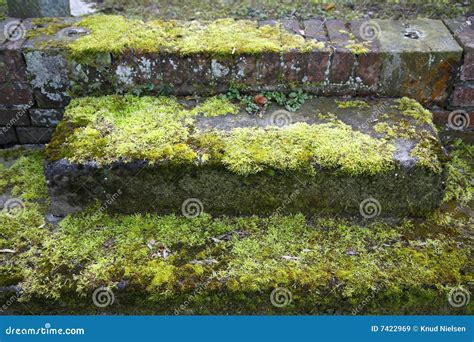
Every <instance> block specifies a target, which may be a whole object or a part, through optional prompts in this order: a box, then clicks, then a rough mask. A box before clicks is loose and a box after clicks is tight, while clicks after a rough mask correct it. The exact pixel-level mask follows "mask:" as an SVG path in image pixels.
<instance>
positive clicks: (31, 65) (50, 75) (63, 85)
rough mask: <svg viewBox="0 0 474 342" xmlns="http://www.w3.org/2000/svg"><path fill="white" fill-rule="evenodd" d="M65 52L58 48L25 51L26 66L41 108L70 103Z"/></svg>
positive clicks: (56, 106)
mask: <svg viewBox="0 0 474 342" xmlns="http://www.w3.org/2000/svg"><path fill="white" fill-rule="evenodd" d="M64 54H65V52H64V51H61V50H57V49H49V50H35V51H25V52H24V55H25V59H26V68H27V71H28V77H29V79H30V80H31V81H30V84H31V86H32V88H33V90H34V95H35V100H36V101H37V104H38V106H39V107H41V108H61V107H64V106H65V105H67V104H68V102H69V100H70V98H69V96H68V95H67V91H68V90H69V85H70V80H69V73H68V64H67V61H66V57H65V55H64Z"/></svg>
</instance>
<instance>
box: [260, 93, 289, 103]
mask: <svg viewBox="0 0 474 342" xmlns="http://www.w3.org/2000/svg"><path fill="white" fill-rule="evenodd" d="M265 97H266V98H267V100H268V101H273V102H275V103H276V104H278V105H280V106H284V105H285V102H286V95H285V94H284V93H282V92H281V91H269V92H266V93H265Z"/></svg>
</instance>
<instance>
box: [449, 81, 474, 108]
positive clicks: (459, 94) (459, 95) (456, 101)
mask: <svg viewBox="0 0 474 342" xmlns="http://www.w3.org/2000/svg"><path fill="white" fill-rule="evenodd" d="M452 105H453V106H456V107H474V83H464V84H458V85H457V86H456V87H455V88H454V92H453V99H452Z"/></svg>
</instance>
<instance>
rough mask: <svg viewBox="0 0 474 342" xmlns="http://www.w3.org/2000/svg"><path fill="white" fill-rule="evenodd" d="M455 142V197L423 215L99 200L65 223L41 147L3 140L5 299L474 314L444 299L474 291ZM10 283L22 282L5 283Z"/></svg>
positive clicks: (162, 309)
mask: <svg viewBox="0 0 474 342" xmlns="http://www.w3.org/2000/svg"><path fill="white" fill-rule="evenodd" d="M451 150H452V151H451V156H452V160H451V163H450V167H451V168H452V169H451V172H450V175H451V177H450V179H449V180H448V183H449V185H448V187H449V189H450V191H449V193H450V194H451V198H447V199H446V201H447V202H448V203H447V207H446V208H450V209H449V210H446V208H444V209H441V210H440V211H439V212H437V213H435V214H434V215H433V216H432V217H430V218H429V219H427V220H423V221H420V220H408V219H406V220H401V221H398V222H393V221H360V220H356V219H354V220H351V219H347V218H346V219H342V218H337V217H334V216H333V217H313V218H311V219H307V218H304V217H303V216H300V215H295V216H279V215H274V216H272V217H269V218H257V217H247V218H230V217H219V218H212V217H210V216H208V215H206V214H202V215H201V216H199V217H197V218H185V217H178V216H174V215H168V216H158V215H133V216H108V215H106V214H104V213H103V211H102V210H100V209H99V208H94V207H92V208H89V209H88V210H86V211H85V212H82V213H80V214H76V215H73V216H68V217H66V219H64V220H63V221H61V222H60V223H59V224H56V223H54V224H53V223H50V221H51V220H48V221H46V220H45V214H47V204H48V199H47V195H46V184H45V180H44V176H43V173H42V172H43V170H42V168H43V159H44V154H43V151H41V150H35V151H29V150H24V149H20V150H15V151H3V152H2V158H1V160H2V164H3V165H6V166H2V167H1V168H0V179H1V184H0V186H1V190H2V192H4V193H5V194H8V195H9V196H14V197H15V198H17V199H18V200H20V201H21V203H22V205H21V206H19V207H16V209H12V210H11V211H7V210H3V211H1V212H0V250H1V252H0V258H1V262H0V285H1V286H3V292H2V297H3V301H4V302H7V303H9V304H8V305H7V306H4V307H3V310H2V311H3V312H16V313H23V314H25V313H33V312H36V313H37V312H48V313H70V314H78V313H85V312H89V313H90V312H100V311H107V310H108V311H109V312H120V313H168V314H174V313H176V314H189V313H201V314H206V313H216V314H222V313H235V314H243V313H250V314H266V313H270V314H284V313H290V314H322V313H325V314H327V313H347V314H355V313H357V314H369V313H390V314H395V313H405V314H407V313H410V314H414V313H426V314H435V313H446V314H460V313H471V314H472V313H473V312H474V306H473V305H474V304H473V301H472V300H471V301H470V302H469V303H468V304H467V305H463V306H462V307H459V308H456V307H453V306H452V305H450V304H449V303H450V302H449V298H450V294H452V293H453V291H458V292H459V291H461V292H462V293H465V294H466V293H468V292H466V291H471V292H472V290H473V288H472V282H473V281H474V258H473V241H474V240H473V239H474V226H473V224H472V223H473V222H472V211H471V214H470V215H471V216H469V215H468V212H469V210H470V209H469V207H467V206H466V203H467V202H468V200H470V199H471V198H472V190H473V188H472V186H471V185H470V183H469V182H472V178H473V176H474V173H473V171H472V168H471V167H472V165H471V164H472V160H473V158H472V156H473V153H474V152H473V150H472V147H471V146H467V145H465V144H462V143H460V142H459V141H457V142H455V143H454V144H453V145H452V146H451ZM452 199H458V200H464V204H461V203H460V201H457V202H455V201H454V202H453V201H452ZM453 208H454V209H453ZM11 285H18V287H16V288H10V290H14V289H16V290H17V291H18V294H15V293H14V292H13V293H12V292H8V291H7V292H5V291H6V288H5V287H6V286H11ZM100 287H106V288H108V289H109V290H110V291H112V293H113V294H114V299H115V300H114V302H113V304H111V305H109V306H108V307H106V308H98V307H96V306H94V305H93V301H92V295H93V292H94V291H95V290H96V289H97V288H100ZM276 288H279V291H286V292H285V293H286V294H287V295H288V293H291V295H289V296H291V301H287V302H285V305H284V306H282V307H280V306H275V305H272V301H271V298H272V296H271V293H272V291H274V290H275V289H276ZM282 288H284V289H285V290H282ZM288 291H289V292H288ZM277 304H278V305H279V303H277Z"/></svg>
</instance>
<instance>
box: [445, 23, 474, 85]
mask: <svg viewBox="0 0 474 342" xmlns="http://www.w3.org/2000/svg"><path fill="white" fill-rule="evenodd" d="M469 19H470V20H469ZM445 24H446V26H448V28H449V29H450V31H451V32H452V33H453V35H454V36H455V37H456V39H457V41H458V43H459V44H460V45H461V46H462V47H463V49H464V64H463V71H462V74H461V78H462V79H463V80H474V16H472V17H470V18H465V19H462V18H461V19H449V20H445Z"/></svg>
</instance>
